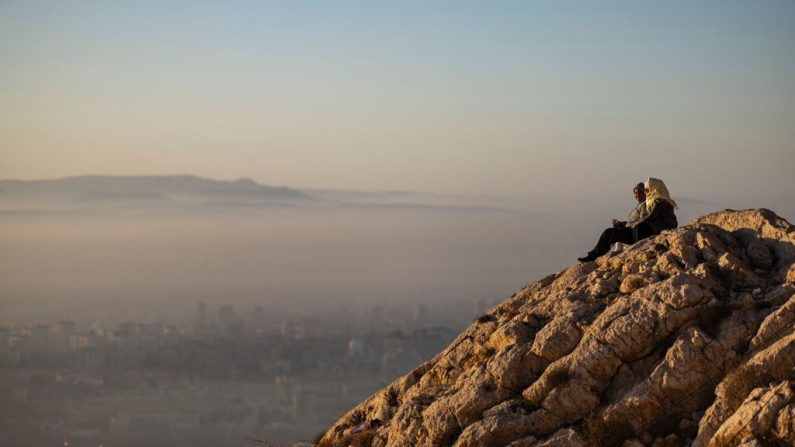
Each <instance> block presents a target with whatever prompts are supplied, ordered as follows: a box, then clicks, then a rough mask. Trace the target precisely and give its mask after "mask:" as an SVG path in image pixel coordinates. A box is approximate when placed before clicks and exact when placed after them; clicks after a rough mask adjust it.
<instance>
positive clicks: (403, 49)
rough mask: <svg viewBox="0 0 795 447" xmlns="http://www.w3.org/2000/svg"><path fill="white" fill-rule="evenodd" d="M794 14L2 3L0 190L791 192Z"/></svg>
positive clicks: (726, 7)
mask: <svg viewBox="0 0 795 447" xmlns="http://www.w3.org/2000/svg"><path fill="white" fill-rule="evenodd" d="M793 55H795V2H791V1H780V2H771V1H755V2H739V1H709V2H700V1H696V2H679V1H674V2H668V1H666V2H646V1H621V2H616V1H599V2H597V1H581V2H567V1H554V2H553V1H548V2H540V1H537V2H532V1H522V2H518V1H517V2H510V1H505V2H485V1H484V2H460V1H457V2H452V1H450V2H434V1H431V2H428V1H423V2H272V3H268V2H160V1H158V2H92V1H73V2H70V1H61V2H36V1H20V2H1V3H0V60H2V61H3V63H2V64H0V161H2V162H0V177H4V178H41V177H58V176H64V175H77V174H87V173H96V174H170V173H192V174H197V175H205V176H209V177H217V178H236V177H241V176H246V177H251V178H254V179H256V180H259V181H262V182H264V183H269V184H285V185H292V186H305V187H330V188H352V189H415V190H425V191H438V192H483V191H488V192H495V193H523V192H524V193H529V194H561V196H570V195H582V194H594V195H600V194H615V193H618V192H619V191H622V192H625V190H626V189H627V185H630V187H631V185H632V184H634V182H635V181H637V180H639V179H642V178H645V177H647V176H657V177H661V178H664V179H666V180H667V181H668V183H669V185H670V186H671V189H672V190H673V191H686V192H688V195H689V196H708V197H715V196H722V197H726V198H730V197H734V196H737V195H743V194H745V195H759V196H765V195H771V194H779V195H780V194H786V193H788V192H789V191H793V190H795V180H793V176H792V175H791V171H792V168H791V166H793V165H795V163H794V162H795V147H793V146H795V131H793V130H792V128H793V126H792V123H793V122H795V56H793Z"/></svg>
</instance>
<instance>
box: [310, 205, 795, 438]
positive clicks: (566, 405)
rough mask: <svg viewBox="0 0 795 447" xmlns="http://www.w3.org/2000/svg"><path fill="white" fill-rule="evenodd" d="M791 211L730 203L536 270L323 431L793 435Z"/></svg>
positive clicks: (794, 241) (365, 434)
mask: <svg viewBox="0 0 795 447" xmlns="http://www.w3.org/2000/svg"><path fill="white" fill-rule="evenodd" d="M794 262H795V227H793V226H792V225H790V224H789V223H788V222H787V221H786V220H784V219H782V218H780V217H778V216H777V215H775V214H774V213H773V212H771V211H768V210H745V211H723V212H719V213H714V214H710V215H706V216H703V217H701V218H698V219H696V220H695V221H693V222H691V223H690V224H689V225H687V226H685V227H682V228H678V229H676V230H672V231H665V232H663V233H662V234H660V235H658V236H656V237H653V238H649V239H647V240H644V241H641V242H639V243H637V244H635V245H633V246H632V247H630V248H628V249H627V250H626V251H624V252H623V253H620V254H618V255H613V256H603V257H601V258H599V259H598V260H597V261H596V262H591V263H584V264H578V265H574V266H571V267H569V268H567V269H565V270H563V271H561V272H559V273H556V274H554V275H550V276H548V277H546V278H543V279H540V280H538V281H536V282H533V283H531V284H529V285H527V286H526V287H524V288H523V289H522V290H520V291H518V292H517V293H516V294H515V295H514V296H512V297H511V298H509V299H508V300H506V301H505V302H503V303H502V304H500V305H498V306H496V307H494V308H492V309H490V310H489V311H488V312H487V313H486V314H484V315H483V316H481V317H480V318H479V319H478V320H477V321H475V322H473V323H472V325H471V326H469V327H468V328H467V329H466V330H465V331H464V332H463V333H462V334H461V335H460V336H459V337H458V338H457V339H456V340H455V341H454V342H453V343H452V344H451V345H450V346H449V347H448V348H447V349H445V350H444V351H443V352H441V353H440V354H438V355H437V356H436V357H434V358H433V359H432V360H430V361H428V362H426V363H424V364H422V365H420V366H418V367H417V368H416V369H415V370H413V371H411V372H410V373H408V374H406V375H405V376H403V377H401V378H400V379H398V380H396V381H395V382H394V383H392V384H391V385H389V386H388V387H386V388H385V389H383V390H381V391H380V392H378V393H376V394H374V395H373V396H371V397H370V398H369V399H367V400H366V401H365V402H363V403H362V404H360V405H359V406H357V407H356V408H354V409H352V410H351V411H350V412H349V413H348V414H346V415H345V416H343V417H342V418H341V419H340V420H339V421H337V422H336V423H335V424H334V425H333V426H332V427H331V428H329V430H328V431H327V432H326V433H325V434H323V435H322V437H321V438H320V439H319V440H318V442H317V445H318V446H323V447H329V446H334V447H337V446H339V447H347V446H349V445H352V446H378V447H410V446H428V447H430V446H456V447H474V446H510V447H520V446H534V447H540V446H544V447H551V446H621V445H624V446H644V445H651V446H656V447H662V446H680V445H694V446H703V447H715V446H734V445H742V446H752V445H795V422H793V416H794V415H795V399H794V398H793V396H795V392H793V390H795V264H793V263H794Z"/></svg>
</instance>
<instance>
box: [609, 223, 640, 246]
mask: <svg viewBox="0 0 795 447" xmlns="http://www.w3.org/2000/svg"><path fill="white" fill-rule="evenodd" d="M616 242H621V243H622V244H634V243H635V236H634V235H633V231H632V228H628V227H623V228H616V229H615V231H613V234H612V237H611V239H610V245H613V244H614V243H616Z"/></svg>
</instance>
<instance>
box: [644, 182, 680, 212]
mask: <svg viewBox="0 0 795 447" xmlns="http://www.w3.org/2000/svg"><path fill="white" fill-rule="evenodd" d="M643 186H644V187H645V188H646V209H647V210H648V211H649V212H651V209H652V208H653V207H654V201H655V200H657V199H663V200H665V201H666V202H668V203H670V204H671V206H672V207H674V208H679V206H678V205H677V204H676V202H674V199H672V198H671V195H670V194H668V188H666V187H665V183H663V181H662V180H660V179H658V178H654V177H649V178H648V179H647V180H646V183H644V184H643Z"/></svg>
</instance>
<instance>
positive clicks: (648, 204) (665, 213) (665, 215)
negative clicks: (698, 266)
mask: <svg viewBox="0 0 795 447" xmlns="http://www.w3.org/2000/svg"><path fill="white" fill-rule="evenodd" d="M639 185H640V184H639ZM635 188H636V190H635V191H636V192H635V198H636V199H637V200H638V201H639V202H641V203H640V204H638V207H637V208H635V210H633V212H632V213H630V220H629V221H627V222H626V224H624V225H622V224H623V222H618V221H616V220H613V228H608V229H606V230H605V231H603V232H602V236H601V237H600V238H599V242H597V244H596V247H595V248H594V249H593V250H591V251H590V252H588V255H587V256H584V257H582V258H577V260H579V261H580V262H589V261H593V260H595V259H596V258H598V257H599V256H602V255H603V254H605V253H607V251H608V250H609V249H610V246H611V245H612V244H614V243H616V242H621V243H624V244H634V243H635V242H637V241H639V240H641V239H645V238H647V237H649V236H654V235H656V234H660V232H661V231H662V230H667V229H671V228H676V227H677V226H678V222H677V220H676V215H675V214H674V208H678V207H677V205H676V202H674V201H673V199H671V196H670V194H669V193H668V188H666V187H665V183H663V181H662V180H660V179H656V178H652V177H649V179H648V180H646V183H645V184H643V191H642V194H639V193H638V192H637V188H638V187H637V186H636V187H635ZM641 205H644V207H643V209H644V211H643V214H642V215H640V217H639V218H638V219H637V220H633V219H632V217H633V213H636V212H637V211H638V210H639V208H640V207H641ZM638 215H639V213H636V214H635V216H638Z"/></svg>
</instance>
